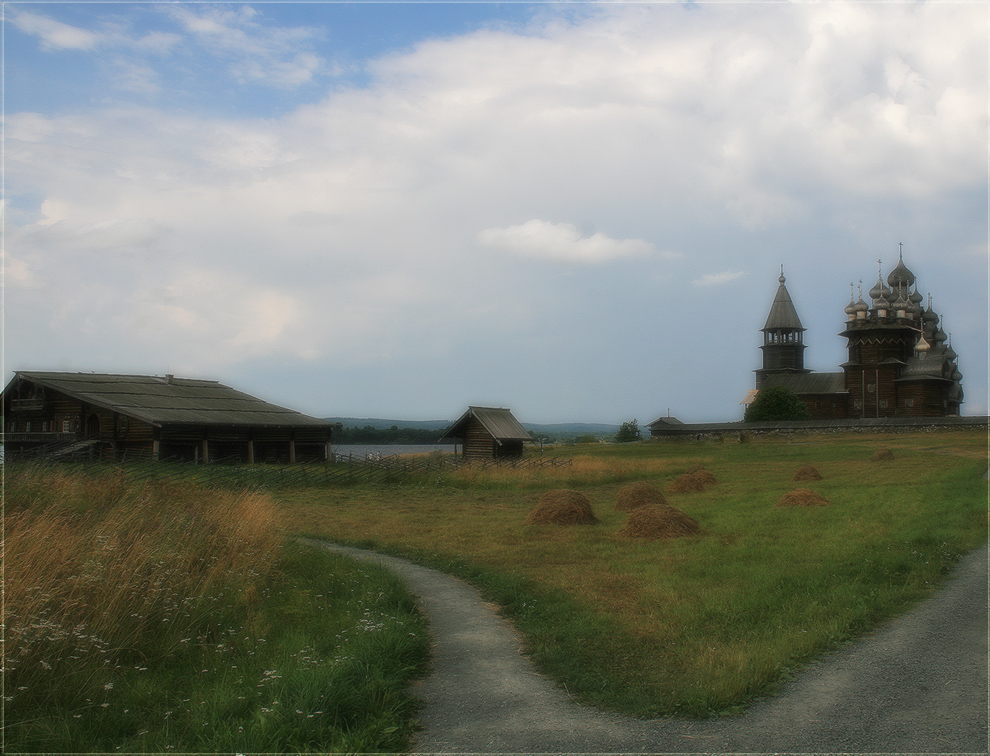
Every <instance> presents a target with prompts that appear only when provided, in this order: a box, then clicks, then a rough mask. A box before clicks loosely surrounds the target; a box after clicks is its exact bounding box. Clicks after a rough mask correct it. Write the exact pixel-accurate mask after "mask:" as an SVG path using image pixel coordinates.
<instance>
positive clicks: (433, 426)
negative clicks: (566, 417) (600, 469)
mask: <svg viewBox="0 0 990 756" xmlns="http://www.w3.org/2000/svg"><path fill="white" fill-rule="evenodd" d="M323 419H324V420H327V421H329V422H331V423H340V424H341V425H343V426H344V427H345V428H364V427H366V426H368V425H370V426H371V427H372V428H374V429H376V430H387V429H389V428H391V427H392V426H393V425H394V426H396V427H397V428H422V429H425V430H436V431H443V430H446V429H447V428H449V427H450V426H451V425H453V424H454V421H453V420H387V419H384V418H380V417H325V418H323ZM522 425H523V427H524V428H525V429H526V430H528V431H529V432H530V433H533V434H538V433H545V434H547V435H550V436H580V435H584V434H587V433H591V434H593V435H595V436H600V437H607V436H614V435H615V434H616V433H618V431H619V425H618V424H616V425H609V424H607V423H545V424H540V423H523V424H522Z"/></svg>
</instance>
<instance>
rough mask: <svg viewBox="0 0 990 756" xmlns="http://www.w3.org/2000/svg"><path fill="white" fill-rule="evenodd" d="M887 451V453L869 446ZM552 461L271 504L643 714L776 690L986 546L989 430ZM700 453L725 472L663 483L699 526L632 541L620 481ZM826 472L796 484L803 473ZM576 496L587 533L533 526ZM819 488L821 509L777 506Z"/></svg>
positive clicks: (594, 451) (607, 449) (601, 453)
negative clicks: (674, 486)
mask: <svg viewBox="0 0 990 756" xmlns="http://www.w3.org/2000/svg"><path fill="white" fill-rule="evenodd" d="M881 447H884V448H888V449H890V450H891V451H892V453H893V459H892V460H889V461H875V460H874V459H873V454H874V452H875V451H876V450H877V449H879V448H881ZM547 453H549V454H556V455H560V456H564V457H568V458H570V459H571V460H572V464H571V465H570V466H568V467H560V468H535V469H522V468H520V469H512V468H505V469H499V468H487V469H472V468H470V467H468V468H462V469H461V470H458V471H452V472H448V473H444V474H442V475H436V476H434V477H432V478H431V479H429V480H409V481H406V482H403V483H397V484H393V485H388V486H387V485H367V486H354V487H347V488H339V489H334V490H316V489H310V490H295V491H284V492H281V493H280V495H279V497H278V507H279V510H280V518H281V521H282V522H283V524H284V526H285V527H286V528H287V529H288V530H289V531H291V532H293V533H298V534H304V535H307V536H313V537H317V538H325V539H328V540H333V541H337V542H341V543H347V544H351V545H358V546H364V547H367V548H374V549H380V550H383V551H387V552H390V553H394V554H399V555H404V556H407V557H409V558H411V559H414V560H416V561H418V562H421V563H424V564H428V565H431V566H435V567H437V568H439V569H442V570H444V571H447V572H450V573H453V574H456V575H459V576H462V577H464V578H466V579H468V580H469V581H471V582H473V583H474V584H476V585H477V586H478V587H479V588H480V589H481V590H482V591H483V592H484V593H485V594H486V596H487V597H488V598H489V599H490V600H492V601H493V602H495V603H497V604H498V605H499V606H501V607H502V609H503V611H504V612H505V613H506V614H507V615H508V616H510V617H511V618H512V619H513V620H514V622H515V623H516V624H517V626H518V627H519V629H520V630H521V632H522V633H523V635H524V637H525V643H526V652H527V653H528V654H529V655H530V656H531V657H532V659H533V660H534V662H535V663H536V664H537V666H538V668H540V669H541V670H542V671H543V672H545V673H546V674H548V675H550V676H551V677H552V678H553V679H555V680H556V681H557V682H558V683H559V684H561V685H562V686H564V687H566V690H567V691H568V692H569V693H570V694H571V695H572V696H574V697H575V698H578V699H579V700H582V701H585V702H587V703H591V704H594V705H597V706H599V707H602V708H606V709H610V710H614V711H619V712H623V713H627V714H632V715H635V716H641V717H653V716H663V715H679V716H692V717H705V716H712V715H717V714H723V713H733V712H737V711H739V710H740V708H741V707H743V706H744V705H745V704H746V703H747V702H749V701H751V700H753V699H754V698H755V697H758V696H761V695H767V694H771V693H772V691H773V690H774V688H775V686H776V685H777V684H778V683H779V682H780V681H781V680H783V679H785V678H786V677H787V676H788V675H789V674H791V673H792V672H793V671H794V670H795V669H797V668H799V667H800V666H801V665H802V664H804V663H806V662H807V661H808V660H810V659H811V658H813V657H815V656H817V655H819V654H821V653H822V652H824V651H827V650H829V649H832V648H835V647H837V646H838V645H840V644H842V643H845V642H848V641H850V640H852V639H854V638H855V637H856V636H858V635H860V634H862V633H863V632H865V631H867V630H869V629H870V628H873V627H875V626H876V625H877V624H878V623H879V622H882V621H883V620H885V619H888V618H890V617H894V616H896V615H898V614H900V613H902V612H904V611H905V610H906V609H908V608H910V607H911V606H913V605H915V604H916V603H917V602H918V601H920V600H921V599H923V598H924V597H925V596H927V595H929V594H930V593H931V592H932V591H933V590H935V588H936V587H937V586H938V585H939V584H940V582H941V581H942V580H943V579H944V577H945V575H946V573H947V571H948V570H949V569H951V567H952V565H953V564H954V563H955V561H956V560H957V559H958V557H959V556H960V555H961V554H963V553H965V552H967V551H969V550H971V549H974V548H977V547H979V546H980V545H982V544H984V543H986V541H987V536H988V531H987V484H986V482H985V480H984V479H983V473H984V472H985V471H986V469H987V435H986V433H985V431H946V432H931V433H923V432H922V433H912V434H889V435H886V434H885V435H863V434H849V435H829V436H818V437H814V436H794V437H763V438H756V439H751V440H750V441H749V442H748V443H735V442H732V443H722V444H720V443H704V442H694V441H689V442H679V443H653V442H642V443H634V444H622V445H605V446H600V445H590V446H586V447H582V446H577V447H569V448H560V449H555V450H553V451H550V452H547ZM699 464H700V465H704V467H705V468H706V469H707V470H709V471H710V472H711V473H712V474H713V475H714V476H715V478H716V481H717V482H716V484H714V485H712V486H710V487H709V488H708V489H707V490H706V491H704V492H701V493H685V494H675V493H667V494H666V498H667V500H668V502H669V503H670V504H671V505H673V506H675V507H677V508H678V509H681V510H682V511H684V512H685V513H687V514H688V515H690V516H691V517H693V518H694V519H695V520H697V521H698V523H699V524H700V526H701V533H700V534H698V535H695V536H690V537H685V538H677V539H671V540H654V541H649V540H643V539H635V538H627V537H623V536H621V535H620V534H619V533H618V531H619V530H620V528H621V527H622V525H623V523H624V522H625V520H626V518H627V517H628V513H624V512H618V511H616V509H615V503H616V500H617V495H618V492H619V489H620V488H621V487H622V486H623V485H624V484H627V483H630V482H640V481H646V482H650V483H653V484H655V485H656V486H657V487H659V488H661V490H663V489H664V488H665V487H666V486H667V484H668V483H669V482H671V481H672V480H673V479H674V478H675V477H676V476H678V475H679V474H681V473H683V472H684V471H686V470H687V469H689V468H690V467H693V466H695V465H699ZM808 464H810V465H813V466H815V467H816V468H817V469H818V470H819V471H820V473H821V475H822V478H823V479H822V480H821V481H817V482H811V483H809V482H801V483H795V482H794V481H793V480H792V477H793V475H794V473H795V471H796V470H797V468H798V467H800V466H802V465H808ZM557 488H570V489H574V490H577V491H580V492H581V493H583V494H584V495H585V496H587V497H588V498H589V499H590V500H591V502H592V504H593V506H594V508H595V512H596V514H597V516H598V518H599V523H598V524H597V525H590V526H559V525H558V526H537V525H527V524H526V522H525V520H526V517H527V515H528V514H529V512H530V511H531V510H532V509H533V508H534V507H535V506H536V504H537V500H538V498H539V496H540V495H541V494H542V493H543V492H545V491H547V490H552V489H557ZM795 488H810V489H812V490H814V491H815V492H816V493H819V494H820V495H822V496H824V497H825V498H826V499H827V500H828V501H829V502H830V505H829V506H822V507H789V508H784V507H777V506H775V504H776V503H777V501H778V500H779V499H780V498H781V496H783V495H784V494H785V493H787V492H789V491H792V490H794V489H795Z"/></svg>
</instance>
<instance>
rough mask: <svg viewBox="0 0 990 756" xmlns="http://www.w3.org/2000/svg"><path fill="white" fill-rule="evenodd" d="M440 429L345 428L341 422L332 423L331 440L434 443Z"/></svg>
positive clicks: (367, 442)
mask: <svg viewBox="0 0 990 756" xmlns="http://www.w3.org/2000/svg"><path fill="white" fill-rule="evenodd" d="M441 433H443V431H442V430H430V429H428V428H400V427H399V426H397V425H393V426H392V427H391V428H375V427H372V426H370V425H366V426H364V427H363V428H345V427H344V425H343V424H342V423H334V426H333V442H334V443H335V444H435V443H437V441H438V440H439V439H440V434H441Z"/></svg>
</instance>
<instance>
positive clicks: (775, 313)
mask: <svg viewBox="0 0 990 756" xmlns="http://www.w3.org/2000/svg"><path fill="white" fill-rule="evenodd" d="M777 280H778V281H780V286H778V287H777V295H776V296H775V297H774V298H773V304H772V305H770V314H769V315H767V322H766V325H764V326H763V328H761V329H760V330H762V331H773V330H776V329H778V328H784V329H790V330H798V331H803V330H805V328H804V326H802V325H801V318H799V317H798V314H797V310H795V309H794V303H793V302H792V301H791V295H790V294H788V293H787V287H786V286H784V276H781V277H780V278H778V279H777Z"/></svg>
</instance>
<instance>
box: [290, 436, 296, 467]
mask: <svg viewBox="0 0 990 756" xmlns="http://www.w3.org/2000/svg"><path fill="white" fill-rule="evenodd" d="M295 463H296V442H295V441H289V464H290V465H294V464H295Z"/></svg>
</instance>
